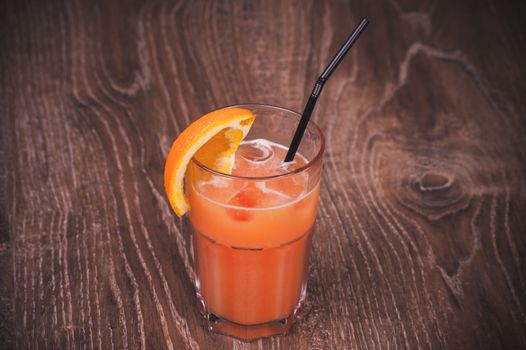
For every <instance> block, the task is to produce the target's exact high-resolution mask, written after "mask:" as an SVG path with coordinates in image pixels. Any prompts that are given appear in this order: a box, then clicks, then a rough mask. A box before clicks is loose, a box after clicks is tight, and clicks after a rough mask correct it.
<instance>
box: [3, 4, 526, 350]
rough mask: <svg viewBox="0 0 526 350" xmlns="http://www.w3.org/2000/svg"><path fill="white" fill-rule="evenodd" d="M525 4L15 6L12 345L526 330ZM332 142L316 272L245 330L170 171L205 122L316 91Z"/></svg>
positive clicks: (339, 340) (9, 233) (367, 338)
mask: <svg viewBox="0 0 526 350" xmlns="http://www.w3.org/2000/svg"><path fill="white" fill-rule="evenodd" d="M525 15H526V6H525V5H524V4H523V3H521V2H511V1H510V2H506V1H504V2H502V1H494V0H493V1H491V0H490V1H487V2H478V1H472V0H469V1H462V2H453V1H447V2H438V1H426V2H422V1H411V0H400V1H397V0H386V1H382V2H371V1H365V0H353V1H350V2H342V1H336V0H330V1H323V2H321V1H284V2H281V1H269V2H263V1H261V2H256V1H206V2H205V1H191V2H190V1H188V2H185V1H158V2H146V3H145V2H142V1H119V0H112V1H96V2H88V1H85V2H83V1H79V0H77V1H60V0H55V1H25V2H20V1H7V2H3V3H2V4H1V5H0V29H1V30H0V38H1V40H0V52H1V54H0V123H1V124H0V140H1V144H2V147H1V149H0V266H1V267H2V268H1V270H0V271H1V272H0V344H1V346H0V347H3V348H6V349H10V348H20V349H26V348H27V349H33V348H56V349H69V348H90V349H91V348H95V349H110V348H117V349H121V348H123V349H128V348H129V349H161V348H166V349H181V348H188V349H212V348H213V349H227V348H235V349H239V348H254V349H255V348H258V349H259V348H270V349H289V348H298V349H300V348H302V349H333V348H334V349H340V348H353V349H369V348H371V349H372V348H374V349H386V348H410V349H416V348H420V349H430V348H433V349H434V348H444V349H497V348H503V349H504V348H505V349H512V348H513V349H515V348H525V347H526V331H525V330H526V283H525V280H526V274H525V271H526V262H525V256H526V236H525V235H524V233H525V231H524V227H526V219H525V218H524V215H523V214H524V212H525V211H526V190H525V188H526V186H525V185H526V147H525V144H526V138H525V136H524V135H526V118H525V117H524V116H525V115H526V103H525V102H524V101H525V100H524V99H525V97H526V83H525V82H526V79H525V78H526V74H525V73H526V56H524V54H523V52H526V37H525V33H526V31H524V18H525ZM361 16H368V17H369V18H370V19H371V25H370V27H369V28H368V29H367V31H366V33H365V35H364V36H363V38H362V39H360V42H359V43H358V44H357V45H356V47H355V48H353V50H352V51H351V53H350V55H349V57H348V58H347V59H346V61H345V62H344V63H343V64H342V65H341V66H340V67H339V68H338V71H337V72H336V73H335V74H334V75H333V77H331V80H330V82H329V83H328V84H327V85H326V88H325V89H324V93H323V96H322V97H321V98H320V102H319V103H318V106H317V107H316V110H315V116H314V118H315V119H316V120H317V121H318V122H319V123H320V125H321V126H322V127H323V129H324V130H325V133H326V136H327V140H328V144H327V153H326V162H325V169H324V175H323V192H322V196H321V201H320V208H319V218H318V223H317V225H318V226H317V232H316V235H315V238H314V248H313V257H312V262H311V266H310V279H309V290H308V298H307V302H306V306H305V308H304V310H303V315H302V319H301V321H300V322H299V323H298V324H297V325H296V326H295V327H294V328H293V330H292V332H291V334H290V335H287V336H285V337H277V338H271V339H265V340H260V341H257V342H254V343H250V344H245V343H242V342H240V341H237V340H232V339H230V338H227V337H222V336H218V335H213V334H209V333H208V332H207V331H206V330H205V324H204V322H203V321H202V320H201V318H200V316H199V315H198V312H197V304H196V303H197V301H196V298H195V295H194V289H193V284H192V279H193V276H194V271H193V267H192V261H191V260H192V258H191V250H190V233H189V230H188V223H187V221H186V220H179V219H177V218H175V216H174V215H173V214H172V213H171V211H170V209H169V206H168V204H167V202H166V200H165V198H164V190H163V186H162V172H163V165H164V158H165V156H166V153H167V150H168V147H169V146H170V144H171V141H172V139H173V138H174V137H175V136H176V135H177V134H178V132H180V130H182V129H183V128H184V127H185V126H186V125H187V124H188V123H189V122H190V121H191V120H193V119H195V118H197V117H199V116H200V115H202V114H203V113H205V112H207V111H209V110H211V109H213V108H216V107H218V106H223V105H228V104H235V103H240V102H260V103H269V104H277V105H281V106H285V107H289V108H292V109H296V110H298V109H301V108H302V106H303V103H304V102H305V98H306V96H307V95H308V93H309V92H310V89H311V87H312V84H313V83H314V80H315V78H316V77H317V75H318V74H319V72H320V71H321V69H322V68H323V66H324V64H325V63H326V62H327V61H328V60H329V59H330V56H331V55H332V53H333V52H334V51H335V50H336V49H337V48H338V46H339V44H340V43H341V42H342V41H343V40H344V38H345V37H346V36H347V35H348V32H349V31H350V29H351V28H352V27H353V25H354V24H355V23H357V22H358V20H359V19H360V17H361Z"/></svg>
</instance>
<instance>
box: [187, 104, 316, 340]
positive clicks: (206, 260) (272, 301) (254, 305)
mask: <svg viewBox="0 0 526 350" xmlns="http://www.w3.org/2000/svg"><path fill="white" fill-rule="evenodd" d="M238 107H241V108H244V109H248V110H250V111H251V112H252V113H253V114H254V115H255V116H256V119H255V122H254V123H253V125H252V127H251V129H250V132H249V133H248V135H247V136H246V137H245V141H243V142H242V143H241V144H240V145H239V147H238V148H237V151H236V152H235V154H232V155H231V158H228V157H224V158H222V159H223V161H225V162H227V163H229V164H233V168H232V173H231V174H224V173H221V172H218V171H217V170H213V169H211V168H209V167H207V166H205V165H203V164H204V163H201V162H200V158H199V155H197V156H195V157H194V158H193V159H192V161H191V162H190V164H189V166H188V169H187V172H186V176H185V191H186V195H187V197H188V204H189V208H190V210H189V212H188V213H189V218H190V221H191V223H192V228H193V248H194V265H195V268H196V275H197V276H196V277H197V279H196V288H197V294H198V298H199V300H200V301H201V304H202V306H203V310H202V311H203V313H204V315H205V317H206V320H207V324H208V327H209V329H210V330H212V331H215V332H218V333H223V334H227V335H231V336H235V337H238V338H241V339H255V338H259V337H265V336H270V335H274V334H283V333H286V332H287V331H288V330H289V328H290V327H291V325H292V323H293V321H294V318H295V315H296V313H297V310H298V308H299V307H300V305H301V303H302V301H303V299H304V298H305V294H306V286H307V275H308V263H309V254H310V249H311V241H312V233H313V227H314V222H315V219H316V211H317V203H318V196H319V186H320V185H319V183H320V177H321V165H322V157H323V150H324V140H323V135H322V133H321V131H320V129H319V128H318V126H316V125H315V124H314V123H312V122H311V123H310V124H309V125H308V127H307V130H306V133H305V135H304V137H303V139H302V142H301V144H300V148H299V152H298V153H297V155H296V157H295V159H294V161H292V162H288V163H284V162H283V160H284V158H285V154H286V152H287V148H286V147H284V146H283V144H287V142H289V141H290V140H291V139H292V133H293V132H294V129H295V126H296V125H297V124H298V121H299V118H300V116H299V115H298V114H297V113H296V112H293V111H290V110H287V109H284V108H280V107H273V106H268V105H243V106H238ZM227 133H228V130H227V131H225V133H224V135H226V134H227ZM220 137H221V136H220ZM214 145H217V147H216V150H217V152H218V153H217V154H218V155H221V154H223V153H220V152H221V150H222V149H229V146H228V145H227V144H226V143H222V144H220V143H215V144H214ZM219 146H221V147H224V148H220V147H219ZM220 165H221V164H220Z"/></svg>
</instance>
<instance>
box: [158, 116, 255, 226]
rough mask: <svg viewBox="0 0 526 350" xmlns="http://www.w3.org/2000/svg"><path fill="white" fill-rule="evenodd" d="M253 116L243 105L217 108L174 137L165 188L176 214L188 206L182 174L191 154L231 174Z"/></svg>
mask: <svg viewBox="0 0 526 350" xmlns="http://www.w3.org/2000/svg"><path fill="white" fill-rule="evenodd" d="M255 118H256V117H255V115H254V114H253V113H252V112H251V111H250V110H248V109H244V108H236V107H229V108H222V109H218V110H215V111H213V112H210V113H208V114H205V115H204V116H202V117H201V118H199V119H197V120H196V121H194V122H193V123H192V124H190V125H189V126H188V127H187V128H186V129H184V130H183V132H182V133H181V134H180V135H179V136H178V137H177V138H176V139H175V141H174V143H173V144H172V148H171V149H170V152H169V153H168V157H167V158H166V164H165V167H164V188H165V190H166V195H167V196H168V200H169V201H170V205H171V206H172V209H173V210H174V212H175V213H176V214H177V215H178V216H183V215H184V214H185V213H186V212H187V211H188V210H189V209H190V205H189V204H188V199H187V198H186V195H185V194H184V175H185V172H186V168H187V167H188V163H189V162H190V160H191V159H192V157H195V158H196V159H197V160H199V162H201V163H202V164H204V165H206V166H207V167H209V168H211V169H214V170H217V171H219V172H222V173H225V174H230V173H231V172H232V167H233V166H234V154H235V152H236V150H237V148H238V146H239V144H240V143H241V141H242V140H243V139H244V138H245V136H246V135H247V134H248V131H249V130H250V127H251V126H252V123H253V122H254V119H255Z"/></svg>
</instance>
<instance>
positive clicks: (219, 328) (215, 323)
mask: <svg viewBox="0 0 526 350" xmlns="http://www.w3.org/2000/svg"><path fill="white" fill-rule="evenodd" d="M305 287H306V286H305ZM305 287H304V288H302V293H301V296H300V300H299V302H298V304H297V305H296V307H295V308H294V310H293V311H292V313H291V314H290V315H289V316H288V317H286V318H283V319H281V320H276V321H270V322H266V323H260V324H255V325H243V324H239V323H236V322H232V321H229V320H227V319H225V318H221V317H218V316H216V315H214V314H213V313H210V312H208V311H207V309H206V303H205V302H204V300H203V299H202V298H201V295H200V294H199V293H197V297H198V300H199V302H200V303H199V304H200V311H201V314H202V315H203V316H204V318H205V320H206V324H207V327H208V330H209V331H211V332H214V333H218V334H221V335H226V336H230V337H234V338H237V339H239V340H242V341H247V342H249V341H253V340H256V339H261V338H267V337H272V336H279V335H285V334H287V333H288V331H289V330H290V329H291V327H292V325H293V324H294V322H295V321H296V319H297V318H298V317H301V316H300V315H301V310H302V309H303V308H302V306H303V302H304V300H305V296H306V288H305Z"/></svg>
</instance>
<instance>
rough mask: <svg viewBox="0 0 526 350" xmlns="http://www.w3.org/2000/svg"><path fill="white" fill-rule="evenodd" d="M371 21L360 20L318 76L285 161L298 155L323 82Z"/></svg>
mask: <svg viewBox="0 0 526 350" xmlns="http://www.w3.org/2000/svg"><path fill="white" fill-rule="evenodd" d="M368 23H369V21H368V20H367V18H362V20H361V21H360V24H358V26H357V27H356V28H355V29H354V30H353V32H352V33H351V35H349V37H348V38H347V40H345V43H344V44H343V46H342V47H341V48H340V50H338V53H337V54H336V56H334V58H333V59H332V60H331V63H329V65H328V66H327V67H326V68H325V70H324V71H323V73H321V75H320V77H319V78H318V81H316V85H314V89H312V93H311V95H310V97H309V100H308V101H307V104H306V105H305V109H304V110H303V115H302V116H301V120H300V123H299V124H298V128H297V129H296V132H295V133H294V137H293V138H292V142H291V143H290V147H289V151H288V152H287V156H286V157H285V162H290V161H292V160H293V159H294V156H295V155H296V151H297V150H298V147H299V145H300V142H301V138H302V137H303V134H304V133H305V129H306V128H307V124H308V123H309V119H310V116H311V114H312V110H313V109H314V105H315V104H316V101H317V100H318V96H320V93H321V90H322V89H323V84H325V82H326V81H327V79H329V77H330V76H331V74H332V72H334V70H335V69H336V67H338V64H340V62H341V61H342V60H343V58H344V57H345V55H346V54H347V52H348V51H349V49H350V48H351V47H352V46H353V44H354V43H355V42H356V40H358V37H359V36H360V34H362V32H363V30H364V29H365V27H367V24H368Z"/></svg>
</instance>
